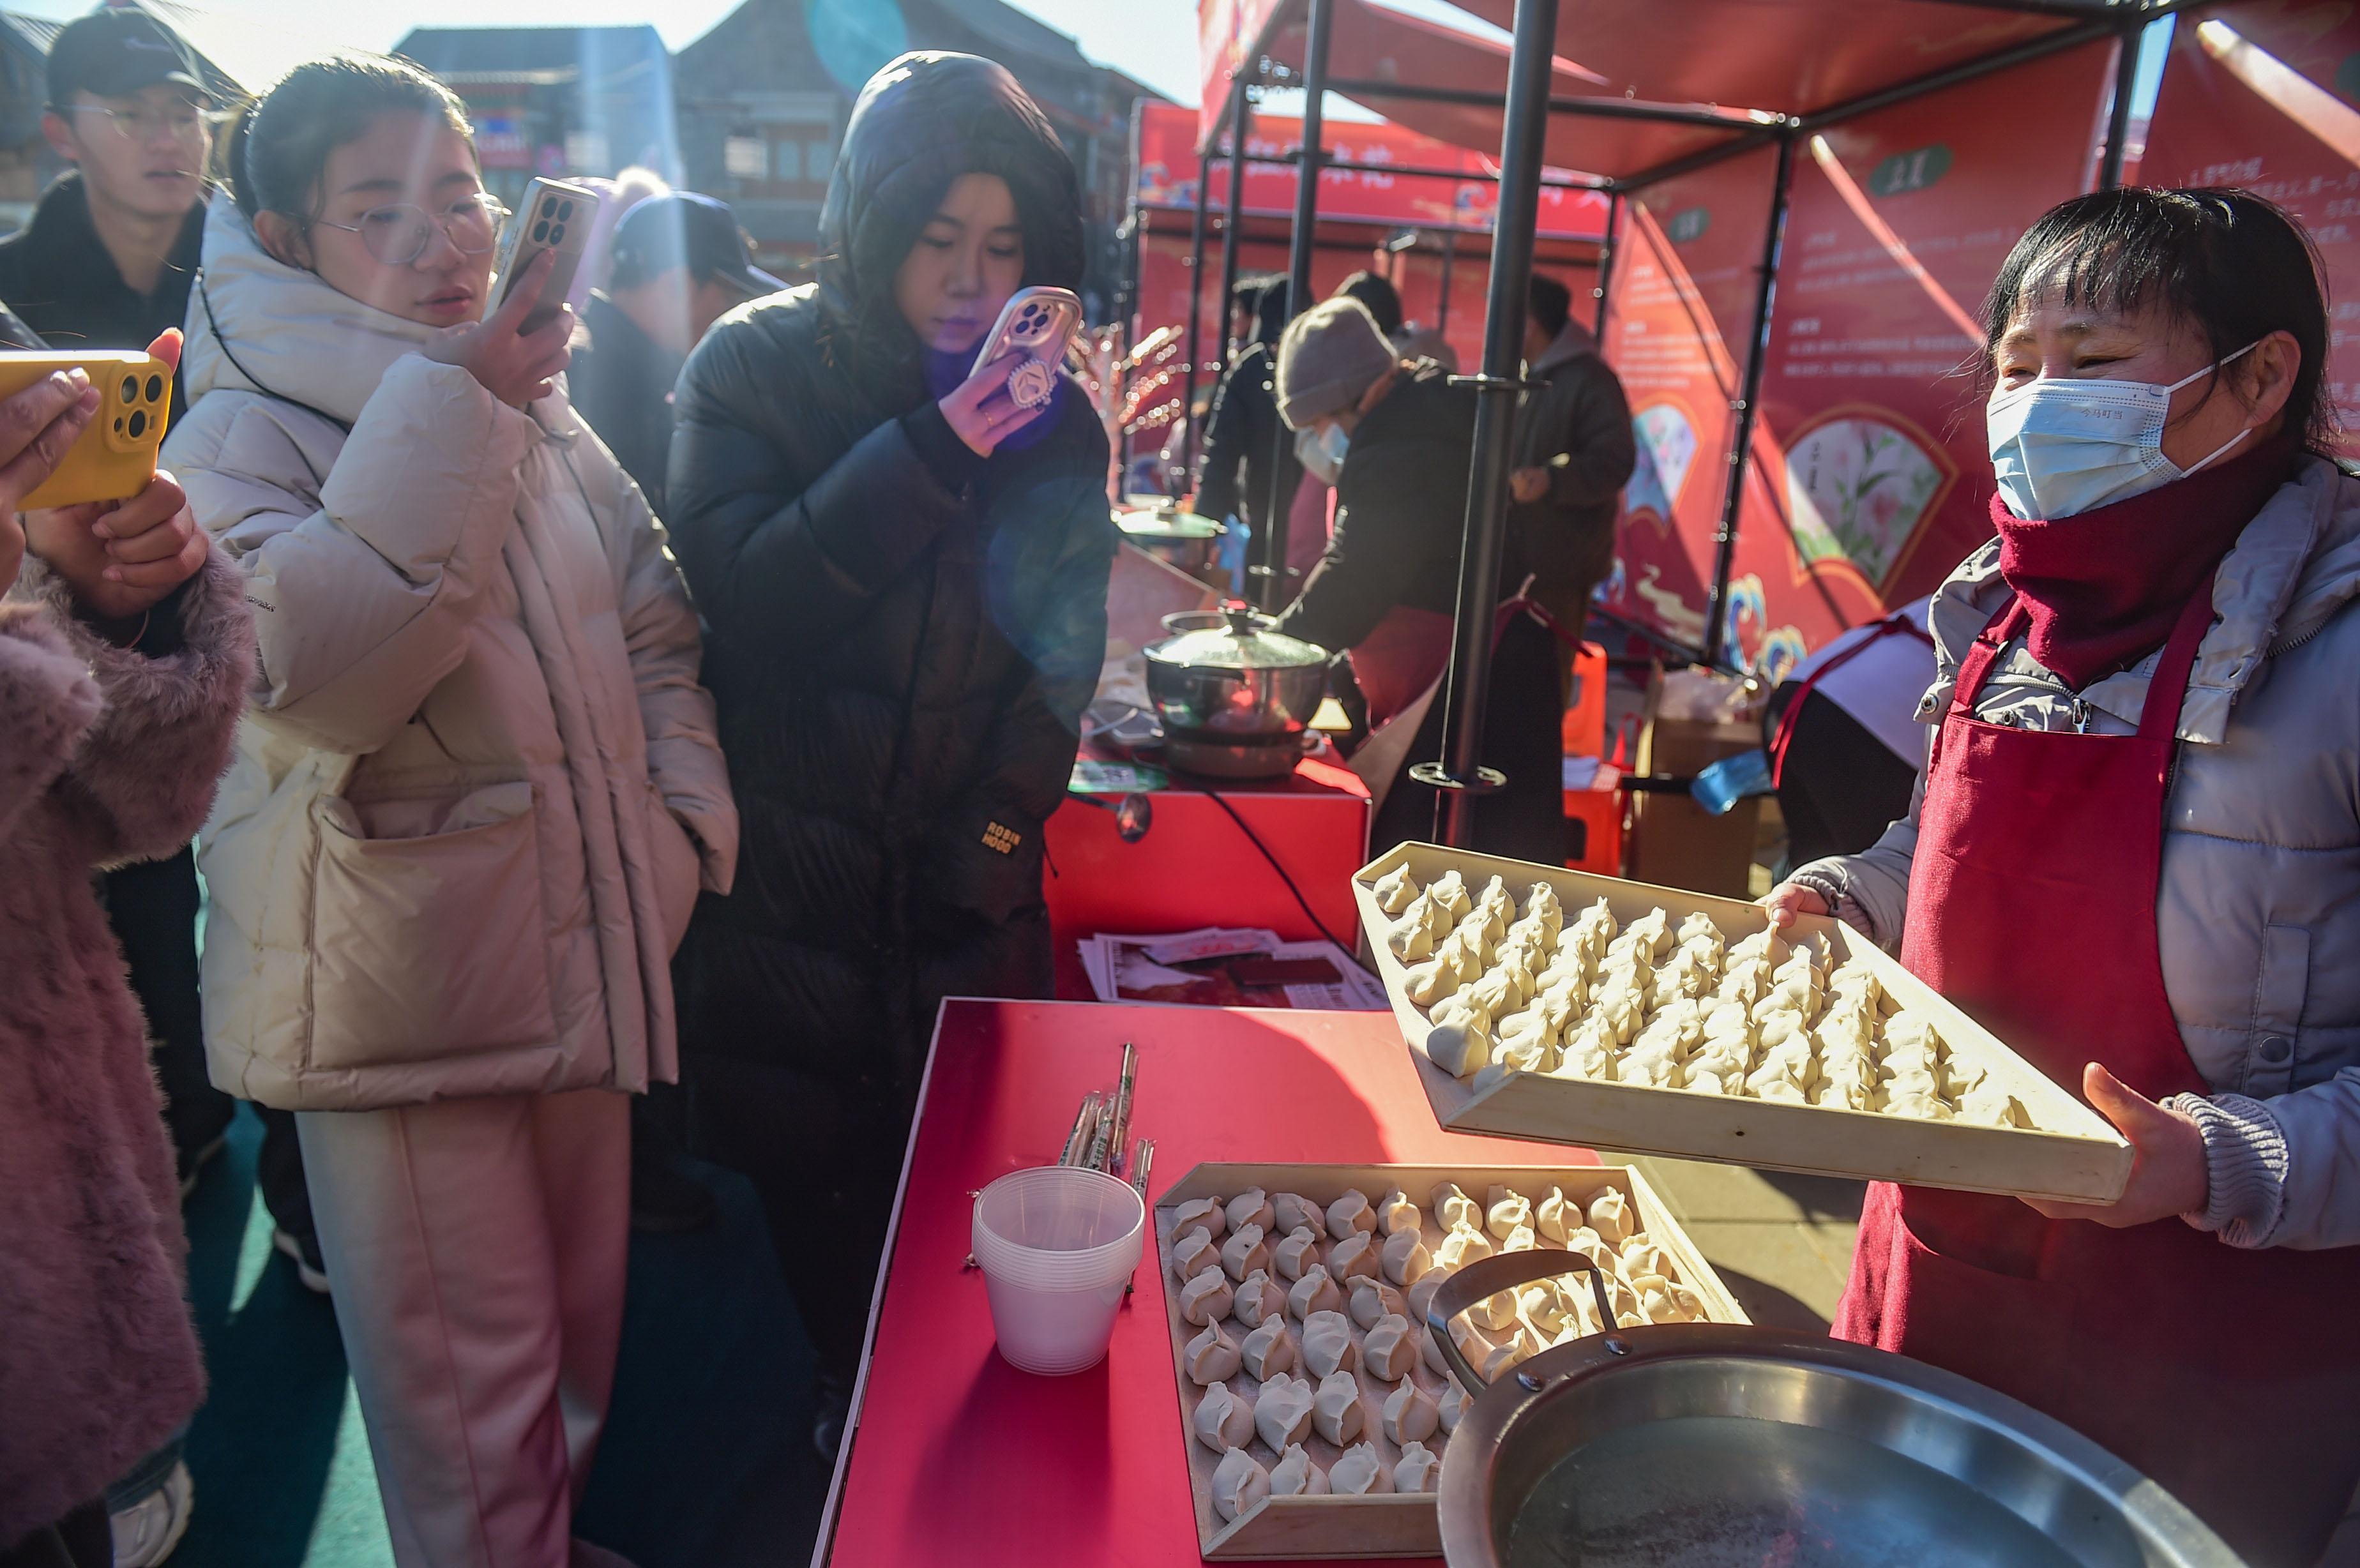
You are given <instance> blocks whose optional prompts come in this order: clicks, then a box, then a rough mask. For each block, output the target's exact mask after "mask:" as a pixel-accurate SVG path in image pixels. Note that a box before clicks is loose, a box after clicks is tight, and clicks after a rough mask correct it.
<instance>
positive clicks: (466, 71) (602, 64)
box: [394, 24, 670, 86]
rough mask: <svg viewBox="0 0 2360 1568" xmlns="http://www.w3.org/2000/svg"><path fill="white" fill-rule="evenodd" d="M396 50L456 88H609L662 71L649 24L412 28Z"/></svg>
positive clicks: (657, 38)
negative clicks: (472, 84) (497, 85)
mask: <svg viewBox="0 0 2360 1568" xmlns="http://www.w3.org/2000/svg"><path fill="white" fill-rule="evenodd" d="M394 53H396V54H399V55H403V56H406V57H408V58H409V59H410V60H416V61H417V62H418V63H419V64H421V65H422V66H424V67H425V68H426V69H427V70H429V71H432V72H433V73H434V74H435V75H437V76H439V77H441V78H442V79H443V81H445V82H450V83H452V84H453V86H458V85H462V84H464V83H468V82H519V83H523V84H530V85H562V84H563V83H565V82H574V81H581V80H585V79H586V80H587V81H589V82H593V83H595V84H598V85H601V86H604V85H609V84H612V83H615V82H618V81H619V80H621V79H622V78H624V77H627V76H629V75H631V74H633V73H635V72H639V71H649V70H661V69H663V68H664V65H665V63H666V62H667V61H668V60H669V59H670V56H669V55H668V54H667V53H666V51H665V49H664V46H663V38H662V36H661V34H659V33H658V32H657V31H656V30H655V28H653V27H649V26H646V25H644V24H642V25H640V26H637V27H413V28H412V29H410V33H409V34H408V35H407V36H405V37H404V38H402V40H401V41H400V42H399V43H398V44H396V45H395V46H394Z"/></svg>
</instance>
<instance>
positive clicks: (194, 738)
mask: <svg viewBox="0 0 2360 1568" xmlns="http://www.w3.org/2000/svg"><path fill="white" fill-rule="evenodd" d="M242 598H243V593H242V590H241V587H240V585H239V583H238V580H237V575H236V573H235V571H233V570H232V569H231V567H230V565H229V563H228V562H227V561H224V560H223V559H222V558H221V556H220V555H219V554H215V555H214V556H213V558H212V559H211V560H210V561H208V562H207V564H206V566H205V568H204V570H203V571H202V572H200V573H199V574H198V576H197V577H196V579H195V580H194V581H192V582H191V583H190V584H189V585H188V586H187V587H185V588H183V589H182V590H180V593H179V594H178V595H177V596H176V597H175V598H174V599H173V600H171V601H169V602H168V605H167V606H163V607H159V608H158V612H157V615H156V622H157V624H156V625H155V626H152V627H151V643H150V644H149V645H145V646H153V645H155V644H158V643H170V642H172V641H174V640H175V639H172V638H169V637H161V636H156V635H153V634H157V633H162V632H165V631H168V630H172V629H177V632H178V637H177V639H176V640H177V646H176V647H173V648H172V650H171V651H170V652H169V653H162V654H158V655H157V656H154V657H150V656H148V655H147V654H144V653H140V652H136V651H133V650H130V649H126V648H116V647H115V646H113V645H112V644H109V643H106V642H104V641H102V640H100V639H99V638H98V637H94V636H93V635H92V634H91V632H90V631H89V630H88V628H86V627H84V626H82V624H81V623H79V622H77V621H76V620H75V619H74V618H73V613H72V612H73V606H72V599H71V593H69V592H68V591H67V589H66V587H65V585H64V584H63V583H61V582H60V580H59V579H57V578H56V577H54V576H53V575H51V574H50V573H49V572H48V570H47V569H46V568H44V567H43V566H42V565H41V563H40V562H39V561H27V562H26V563H25V568H24V572H23V573H22V575H21V576H20V577H19V578H18V580H17V583H16V587H15V589H14V590H13V591H12V592H11V593H10V594H9V596H8V598H7V600H6V602H5V603H0V736H5V741H0V884H4V885H5V887H7V888H8V895H9V896H8V898H7V899H6V900H5V902H0V968H5V972H6V974H7V975H8V976H9V981H8V984H7V985H0V1194H5V1201H0V1552H6V1551H7V1550H8V1549H9V1548H10V1547H11V1546H12V1545H14V1544H15V1543H16V1541H17V1540H18V1539H19V1538H21V1537H23V1536H24V1535H26V1534H27V1533H28V1532H29V1531H31V1530H37V1529H39V1528H41V1527H43V1526H45V1525H48V1524H49V1523H51V1522H53V1521H54V1520H56V1519H60V1518H61V1517H62V1516H63V1515H64V1514H65V1513H66V1512H67V1511H68V1510H69V1509H71V1508H76V1507H79V1506H80V1505H81V1504H82V1503H84V1502H86V1501H88V1500H89V1499H90V1498H91V1497H95V1496H97V1495H98V1493H99V1492H100V1490H101V1489H102V1488H104V1486H107V1485H108V1484H109V1483H110V1482H112V1481H114V1480H115V1479H116V1478H117V1477H118V1476H120V1475H123V1474H124V1473H125V1472H126V1470H128V1469H129V1468H130V1466H131V1465H134V1464H135V1463H137V1461H138V1459H139V1458H140V1456H141V1455H143V1454H147V1453H150V1452H152V1451H153V1450H154V1449H156V1448H157V1447H158V1445H159V1444H161V1443H163V1441H164V1440H165V1438H167V1437H168V1436H169V1435H170V1434H171V1432H172V1431H173V1429H174V1428H176V1427H178V1426H180V1424H181V1423H182V1422H184V1421H187V1420H188V1418H189V1416H190V1414H191V1412H192V1411H193V1410H195V1409H196V1407H197V1401H198V1400H199V1399H201V1398H202V1396H203V1393H204V1371H203V1367H202V1365H201V1363H200V1361H199V1357H198V1352H197V1340H196V1333H195V1330H194V1329H193V1327H192V1326H191V1323H190V1321H189V1309H188V1303H187V1301H186V1299H185V1295H184V1287H183V1281H182V1278H181V1254H182V1249H183V1247H184V1245H185V1244H184V1242H183V1239H182V1235H181V1230H180V1191H179V1186H178V1183H177V1181H175V1179H174V1175H173V1169H172V1151H171V1149H170V1147H169V1145H168V1144H167V1142H166V1141H165V1137H164V1128H163V1122H162V1105H161V1103H160V1101H159V1099H158V1094H157V1092H156V1083H155V1078H154V1075H153V1073H151V1072H150V1070H149V1068H148V1065H147V1030H146V1029H145V1027H144V1025H143V1024H142V1022H141V1019H140V1017H139V1008H138V1004H137V1002H136V1001H135V1000H134V999H133V998H132V996H131V992H130V989H129V987H128V985H126V982H125V978H124V971H123V957H122V952H121V949H120V948H118V947H117V946H116V945H115V936H114V933H113V932H112V931H109V930H108V928H107V924H106V919H105V916H104V914H102V913H101V912H100V910H99V908H98V900H97V898H95V897H94V895H93V891H92V885H91V872H92V870H93V868H97V867H104V866H115V865H120V864H123V863H125V862H128V861H134V860H145V859H149V858H152V857H155V856H158V855H169V854H172V853H174V852H175V851H177V850H178V849H179V848H180V845H182V844H185V843H187V842H188V839H189V836H190V835H191V833H194V832H195V831H196V828H197V824H198V823H199V822H201V821H202V818H203V816H204V812H205V807H206V804H207V803H208V802H209V801H210V800H212V799H213V784H214V781H215V780H216V779H219V778H220V777H221V773H222V767H223V765H224V762H226V761H227V760H228V757H229V749H230V737H231V735H232V733H233V731H234V730H235V725H236V723H237V715H238V712H239V709H240V708H241V707H242V706H243V704H244V701H245V692H246V682H247V680H248V672H249V671H250V670H252V668H253V656H254V642H253V632H252V628H251V627H250V626H248V624H247V619H246V607H245V605H244V604H243V603H242V602H241V601H242ZM174 615H176V616H177V620H178V625H177V628H170V627H167V626H164V625H163V622H164V620H165V617H167V616H174Z"/></svg>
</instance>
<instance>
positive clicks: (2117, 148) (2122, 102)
mask: <svg viewBox="0 0 2360 1568" xmlns="http://www.w3.org/2000/svg"><path fill="white" fill-rule="evenodd" d="M2146 29H2147V24H2146V21H2145V19H2144V18H2142V19H2141V20H2140V21H2139V23H2138V24H2137V25H2136V26H2135V27H2125V28H2123V29H2122V31H2121V32H2119V33H2117V34H2115V35H2114V36H2115V39H2116V42H2117V47H2118V49H2119V51H2120V52H2118V53H2117V54H2116V55H2115V57H2114V103H2113V104H2112V105H2111V106H2109V107H2108V109H2107V111H2106V147H2105V151H2104V153H2103V155H2101V157H2100V158H2099V160H2098V189H2099V190H2101V191H2112V190H2114V189H2116V188H2117V187H2119V186H2120V185H2121V184H2122V182H2123V159H2124V157H2125V155H2126V154H2127V153H2128V152H2129V151H2130V138H2131V99H2132V97H2133V96H2134V94H2135V93H2136V88H2137V83H2138V67H2139V52H2140V51H2139V43H2140V40H2141V39H2142V38H2145V36H2146Z"/></svg>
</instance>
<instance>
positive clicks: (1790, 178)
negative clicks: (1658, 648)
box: [1704, 134, 1795, 668]
mask: <svg viewBox="0 0 2360 1568" xmlns="http://www.w3.org/2000/svg"><path fill="white" fill-rule="evenodd" d="M1794 175H1795V136H1793V135H1791V134H1790V135H1787V136H1781V137H1780V138H1779V139H1778V171H1777V173H1776V174H1775V175H1774V176H1773V177H1772V180H1771V188H1770V226H1769V229H1768V231H1767V232H1766V233H1765V234H1764V235H1763V237H1762V267H1761V273H1760V278H1759V279H1758V281H1757V283H1756V285H1755V289H1754V333H1753V336H1752V337H1751V338H1750V339H1749V340H1748V341H1747V343H1746V345H1745V378H1744V381H1743V385H1742V387H1741V389H1740V391H1739V393H1738V396H1737V398H1736V400H1735V401H1734V402H1732V404H1731V405H1730V408H1731V410H1732V412H1734V413H1735V414H1736V415H1737V432H1736V441H1735V443H1734V444H1733V445H1732V447H1731V449H1730V453H1729V488H1728V489H1727V490H1726V491H1725V492H1723V493H1722V495H1721V528H1720V530H1719V531H1718V532H1717V533H1715V534H1714V535H1713V541H1712V593H1711V594H1710V597H1708V598H1707V599H1706V600H1705V606H1704V662H1705V663H1706V664H1707V665H1709V666H1711V667H1714V668H1719V667H1720V666H1721V662H1722V658H1723V655H1724V654H1725V653H1726V652H1727V648H1726V647H1725V644H1726V643H1727V641H1728V635H1727V634H1728V627H1727V626H1724V625H1723V624H1722V623H1723V622H1724V621H1725V620H1726V619H1727V618H1728V617H1727V616H1726V615H1724V613H1723V609H1724V606H1726V605H1727V604H1728V602H1729V574H1730V571H1731V568H1732V564H1733V563H1734V562H1735V561H1736V558H1737V518H1738V514H1739V512H1740V511H1742V510H1743V506H1744V501H1745V471H1746V469H1747V467H1748V466H1749V465H1750V463H1752V461H1753V455H1754V452H1753V448H1754V414H1755V411H1756V409H1757V408H1758V407H1759V405H1760V404H1761V401H1762V373H1763V370H1764V369H1765V362H1766V361H1767V360H1768V359H1769V357H1770V316H1771V312H1772V310H1775V307H1776V304H1777V299H1778V253H1779V249H1780V246H1781V245H1783V243H1784V242H1785V240H1786V202H1787V197H1788V195H1789V192H1790V191H1791V188H1792V186H1793V184H1794Z"/></svg>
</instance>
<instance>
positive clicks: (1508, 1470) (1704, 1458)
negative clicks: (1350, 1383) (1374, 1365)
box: [1427, 1251, 2241, 1568]
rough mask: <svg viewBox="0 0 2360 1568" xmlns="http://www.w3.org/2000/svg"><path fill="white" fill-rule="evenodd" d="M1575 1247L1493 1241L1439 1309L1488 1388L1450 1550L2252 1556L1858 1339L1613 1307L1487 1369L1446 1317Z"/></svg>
mask: <svg viewBox="0 0 2360 1568" xmlns="http://www.w3.org/2000/svg"><path fill="white" fill-rule="evenodd" d="M1576 1272H1587V1273H1588V1274H1589V1275H1590V1288H1591V1290H1593V1291H1594V1292H1595V1293H1596V1298H1597V1301H1598V1305H1599V1308H1600V1312H1601V1321H1604V1322H1607V1323H1612V1321H1613V1314H1612V1310H1611V1309H1610V1308H1609V1307H1608V1304H1607V1300H1606V1293H1605V1289H1604V1286H1603V1283H1602V1282H1601V1279H1600V1277H1599V1272H1598V1269H1597V1268H1596V1266H1595V1265H1593V1264H1592V1263H1591V1262H1590V1259H1589V1258H1584V1257H1581V1256H1580V1255H1579V1254H1575V1253H1570V1252H1546V1251H1536V1252H1518V1253H1510V1254H1505V1255H1503V1256H1501V1257H1497V1258H1489V1259H1486V1260H1484V1261H1482V1262H1480V1263H1476V1264H1473V1265H1471V1266H1470V1267H1469V1268H1467V1269H1462V1270H1460V1271H1459V1273H1457V1274H1455V1275H1453V1276H1452V1277H1451V1278H1450V1280H1449V1281H1448V1283H1447V1284H1446V1285H1444V1286H1443V1287H1442V1288H1441V1289H1440V1290H1437V1291H1436V1292H1435V1296H1434V1300H1433V1301H1432V1303H1431V1307H1430V1312H1429V1316H1428V1321H1427V1329H1428V1331H1429V1332H1430V1333H1432V1334H1434V1335H1435V1337H1436V1340H1437V1344H1438V1345H1439V1346H1440V1348H1441V1350H1442V1352H1443V1354H1444V1356H1445V1357H1446V1358H1447V1359H1448V1360H1449V1362H1450V1363H1451V1365H1452V1369H1453V1371H1454V1372H1455V1373H1456V1374H1457V1376H1458V1377H1459V1381H1460V1382H1461V1384H1462V1385H1464V1386H1465V1387H1466V1388H1468V1389H1469V1390H1470V1391H1471V1392H1472V1393H1473V1394H1474V1395H1475V1398H1474V1399H1473V1401H1472V1402H1471V1403H1470V1406H1469V1407H1468V1410H1467V1413H1466V1415H1465V1416H1464V1417H1462V1418H1461V1420H1460V1421H1459V1427H1458V1430H1457V1431H1456V1432H1453V1433H1452V1434H1451V1438H1450V1443H1449V1445H1448V1448H1446V1449H1445V1450H1444V1458H1443V1466H1442V1480H1441V1486H1440V1489H1439V1496H1438V1497H1437V1503H1438V1507H1439V1511H1440V1517H1441V1530H1442V1546H1443V1554H1444V1556H1445V1557H1446V1558H1448V1561H1449V1563H1450V1568H1577V1565H1578V1568H1722V1565H1724V1564H1726V1565H1731V1568H1734V1565H1737V1564H1745V1565H1748V1568H1753V1565H1756V1564H1768V1563H1775V1564H1778V1565H1780V1568H1896V1565H1907V1568H2238V1565H2239V1564H2240V1562H2241V1560H2240V1559H2239V1558H2237V1557H2236V1556H2235V1555H2234V1553H2232V1552H2230V1551H2229V1549H2228V1548H2227V1547H2226V1546H2225V1545H2223V1543H2222V1541H2220V1539H2219V1538H2218V1537H2217V1536H2215V1535H2213V1534H2212V1531H2211V1530H2208V1529H2206V1528H2205V1527H2204V1526H2203V1525H2202V1523H2200V1522H2199V1521H2198V1520H2197V1519H2196V1517H2195V1516H2194V1515H2193V1514H2191V1513H2190V1512H2189V1511H2188V1510H2187V1509H2186V1508H2183V1507H2181V1506H2180V1503H2179V1502H2177V1501H2176V1500H2174V1499H2173V1498H2172V1497H2170V1496H2169V1494H2167V1493H2166V1492H2164V1490H2163V1489H2162V1488H2161V1487H2159V1486H2156V1485H2155V1483H2153V1482H2151V1481H2149V1480H2147V1478H2146V1477H2145V1476H2143V1475H2140V1474H2139V1473H2138V1472H2136V1471H2135V1470H2133V1469H2132V1468H2131V1467H2130V1466H2129V1465H2125V1464H2123V1463H2122V1462H2121V1461H2120V1460H2117V1459H2115V1458H2114V1456H2113V1455H2111V1454H2107V1453H2106V1452H2105V1451H2103V1449H2101V1448H2099V1447H2098V1446H2097V1445H2096V1444H2095V1443H2091V1442H2090V1441H2089V1440H2088V1439H2086V1438H2083V1437H2081V1435H2079V1434H2078V1433H2076V1432H2071V1431H2070V1430H2069V1429H2067V1428H2066V1427H2064V1426H2063V1425H2061V1424H2060V1423H2059V1422H2057V1421H2051V1420H2049V1418H2048V1417H2047V1416H2044V1415H2041V1414H2040V1413H2039V1412H2038V1411H2037V1410H2032V1409H2031V1408H2029V1407H2028V1406H2026V1405H2022V1404H2019V1403H2017V1402H2016V1400H2014V1399H2006V1398H2004V1397H2002V1396H2001V1395H1998V1394H1995V1393H1994V1392H1993V1391H1992V1390H1990V1389H1989V1388H1983V1386H1982V1385H1980V1384H1977V1383H1972V1382H1970V1381H1968V1380H1967V1379H1966V1378H1964V1377H1958V1376H1956V1375H1955V1374H1952V1373H1949V1372H1944V1371H1940V1370H1939V1369H1937V1368H1935V1367H1928V1366H1926V1365H1925V1364H1923V1363H1922V1362H1917V1361H1913V1360H1910V1359H1909V1358H1907V1357H1906V1356H1894V1355H1890V1354H1888V1353H1886V1352H1884V1351H1880V1350H1872V1349H1869V1348H1867V1347H1865V1346H1862V1345H1850V1344H1846V1343H1843V1342H1841V1341H1838V1340H1831V1339H1824V1338H1819V1337H1815V1336H1811V1335H1806V1334H1791V1333H1787V1332H1786V1331H1784V1330H1777V1329H1765V1328H1751V1327H1745V1326H1743V1325H1734V1324H1721V1323H1683V1324H1666V1325H1649V1326H1643V1327H1633V1328H1614V1329H1610V1330H1609V1331H1608V1332H1606V1333H1604V1334H1590V1335H1589V1336H1587V1337H1585V1338H1582V1339H1579V1340H1575V1341H1573V1342H1572V1343H1570V1344H1568V1345H1561V1346H1559V1347H1557V1348H1556V1349H1552V1350H1547V1351H1544V1352H1543V1353H1541V1354H1540V1355H1538V1356H1534V1357H1532V1358H1531V1359H1530V1360H1527V1361H1525V1362H1524V1363H1522V1364H1520V1365H1519V1366H1517V1367H1514V1368H1513V1369H1512V1370H1510V1371H1508V1372H1506V1373H1504V1374H1503V1375H1502V1377H1500V1378H1499V1379H1498V1380H1497V1381H1496V1382H1493V1383H1491V1384H1490V1385H1489V1386H1486V1384H1485V1383H1484V1380H1483V1377H1482V1375H1481V1373H1480V1372H1478V1371H1477V1370H1476V1369H1475V1368H1474V1367H1470V1366H1469V1365H1468V1364H1467V1361H1466V1358H1465V1357H1464V1356H1462V1355H1461V1354H1460V1353H1459V1348H1458V1346H1457V1345H1455V1344H1453V1343H1452V1342H1451V1340H1450V1337H1449V1335H1448V1332H1447V1328H1448V1323H1449V1320H1450V1319H1451V1318H1452V1317H1454V1316H1456V1315H1457V1314H1458V1313H1459V1312H1462V1311H1464V1310H1465V1309H1466V1308H1468V1307H1469V1306H1471V1305H1473V1304H1474V1303H1475V1302H1477V1301H1482V1300H1484V1299H1486V1298H1487V1297H1489V1296H1491V1295H1493V1294H1496V1293H1497V1292H1499V1291H1501V1290H1513V1289H1514V1288H1515V1287H1516V1286H1517V1285H1518V1284H1521V1283H1529V1282H1530V1281H1532V1280H1534V1279H1543V1278H1547V1277H1550V1276H1554V1275H1559V1274H1568V1273H1576Z"/></svg>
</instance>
